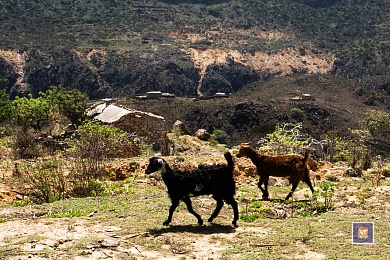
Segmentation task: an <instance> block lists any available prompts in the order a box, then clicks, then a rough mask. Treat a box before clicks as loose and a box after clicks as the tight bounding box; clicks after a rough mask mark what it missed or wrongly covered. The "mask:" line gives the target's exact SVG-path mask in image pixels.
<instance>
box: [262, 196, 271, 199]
mask: <svg viewBox="0 0 390 260" xmlns="http://www.w3.org/2000/svg"><path fill="white" fill-rule="evenodd" d="M262 199H263V200H270V199H269V197H268V196H267V197H264V196H263V198H262Z"/></svg>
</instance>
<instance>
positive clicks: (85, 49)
mask: <svg viewBox="0 0 390 260" xmlns="http://www.w3.org/2000/svg"><path fill="white" fill-rule="evenodd" d="M0 13H1V15H0V32H1V33H0V78H7V79H8V80H9V83H8V84H2V85H0V87H2V88H5V89H6V91H7V92H8V93H9V94H10V95H11V97H15V96H17V95H26V94H27V93H32V94H33V95H36V94H37V93H39V91H45V90H47V89H48V87H49V86H51V85H64V86H66V87H69V88H78V89H80V90H82V91H85V92H86V93H88V95H89V96H90V98H91V99H98V98H104V97H132V96H134V95H139V94H144V93H145V92H147V91H151V90H159V91H162V92H169V93H172V94H175V95H176V96H178V97H199V96H203V97H208V96H213V95H214V94H215V93H217V92H225V93H231V94H232V95H231V98H230V99H222V100H218V101H216V100H202V101H201V102H192V103H191V101H188V100H184V101H183V100H178V99H176V100H175V101H172V100H170V101H166V100H165V101H149V102H147V101H142V102H141V101H140V102H138V101H134V102H133V105H134V106H136V108H139V109H141V108H142V109H144V110H147V111H150V112H155V113H157V114H160V115H162V116H164V117H165V118H167V121H168V123H169V124H168V126H167V128H169V127H170V126H171V125H172V124H173V122H174V121H175V120H176V119H181V120H183V121H185V122H186V124H187V125H188V127H189V128H190V129H191V130H192V131H196V129H197V128H199V127H204V128H207V129H208V130H213V129H222V130H224V131H225V132H227V133H228V134H229V136H230V137H231V142H238V141H243V140H245V139H250V138H253V135H251V132H250V131H251V130H252V129H253V128H256V127H260V128H261V127H264V126H267V125H272V124H274V123H275V122H294V121H300V120H304V121H305V128H306V129H305V130H306V131H308V132H309V133H310V134H313V135H314V136H315V137H318V138H320V137H321V135H323V134H324V133H326V132H327V131H329V130H337V129H347V128H350V127H352V128H354V127H359V124H360V122H361V121H362V120H363V117H364V112H365V111H367V110H369V109H379V110H384V111H389V109H390V74H389V71H390V55H389V52H390V42H389V41H388V39H389V36H390V24H389V22H388V20H389V17H388V14H389V13H390V5H389V4H388V1H387V0H374V1H360V0H359V1H352V0H321V1H320V0H210V1H205V0H160V1H157V0H130V1H119V0H90V1H85V0H75V1H71V2H69V1H61V0H50V1H49V0H41V1H22V0H12V1H2V2H0ZM303 93H309V94H312V95H313V96H314V97H315V98H316V100H315V102H296V101H291V100H290V98H292V97H294V96H296V95H298V96H299V95H301V94H303ZM227 100H228V101H227ZM125 103H126V102H125ZM127 103H131V102H127ZM129 105H130V106H131V105H132V104H129ZM172 106H173V107H172ZM292 109H299V110H300V111H303V112H304V113H303V115H302V116H303V117H302V118H297V117H296V116H295V117H294V116H293V115H292V114H291V111H292ZM386 147H387V146H385V148H384V149H381V150H386V149H387V148H386Z"/></svg>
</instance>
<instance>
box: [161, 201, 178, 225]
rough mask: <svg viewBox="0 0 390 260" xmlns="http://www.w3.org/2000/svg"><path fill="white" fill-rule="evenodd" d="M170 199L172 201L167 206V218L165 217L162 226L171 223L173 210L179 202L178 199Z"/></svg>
mask: <svg viewBox="0 0 390 260" xmlns="http://www.w3.org/2000/svg"><path fill="white" fill-rule="evenodd" d="M171 201H172V205H171V207H170V208H169V215H168V218H167V220H165V221H164V223H163V225H164V226H168V225H169V223H171V221H172V215H173V212H175V209H176V208H177V206H178V205H179V202H180V200H179V199H171Z"/></svg>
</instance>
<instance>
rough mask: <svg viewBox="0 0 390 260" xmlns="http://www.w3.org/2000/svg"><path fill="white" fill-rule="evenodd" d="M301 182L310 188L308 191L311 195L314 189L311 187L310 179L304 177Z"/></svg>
mask: <svg viewBox="0 0 390 260" xmlns="http://www.w3.org/2000/svg"><path fill="white" fill-rule="evenodd" d="M302 180H303V181H304V182H306V184H307V186H309V188H310V190H311V193H314V188H313V186H312V185H311V181H310V177H309V176H308V175H304V176H303V179H302Z"/></svg>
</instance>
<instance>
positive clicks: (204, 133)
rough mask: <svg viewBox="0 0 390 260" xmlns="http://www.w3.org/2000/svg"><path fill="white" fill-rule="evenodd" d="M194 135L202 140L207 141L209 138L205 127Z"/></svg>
mask: <svg viewBox="0 0 390 260" xmlns="http://www.w3.org/2000/svg"><path fill="white" fill-rule="evenodd" d="M195 135H196V137H197V138H198V139H200V140H202V141H207V140H209V139H210V134H209V132H207V130H206V129H199V130H198V131H196V133H195Z"/></svg>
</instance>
